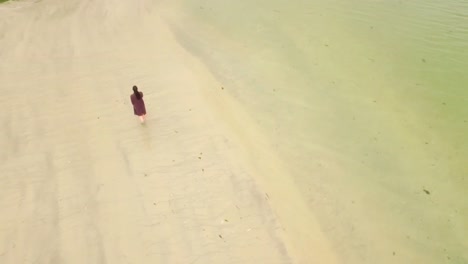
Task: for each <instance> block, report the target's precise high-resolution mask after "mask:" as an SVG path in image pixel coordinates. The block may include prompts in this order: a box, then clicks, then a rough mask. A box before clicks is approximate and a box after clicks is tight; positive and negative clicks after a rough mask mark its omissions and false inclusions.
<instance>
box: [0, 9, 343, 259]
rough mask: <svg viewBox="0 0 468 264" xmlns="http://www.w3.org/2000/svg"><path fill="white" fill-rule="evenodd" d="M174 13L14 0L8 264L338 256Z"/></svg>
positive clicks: (3, 20) (5, 144) (3, 15)
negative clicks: (139, 114)
mask: <svg viewBox="0 0 468 264" xmlns="http://www.w3.org/2000/svg"><path fill="white" fill-rule="evenodd" d="M160 12H161V11H160V10H159V9H158V8H156V6H155V5H154V4H152V3H151V1H149V0H148V1H145V0H138V1H137V0H134V1H118V0H105V1H92V0H84V1H83V0H81V1H78V0H69V1H61V0H48V1H22V2H8V3H6V4H2V5H1V6H0V47H1V48H0V83H1V86H0V87H1V88H0V89H1V90H0V91H1V93H2V96H1V98H0V100H1V106H2V111H1V112H0V121H1V123H2V133H0V186H1V189H0V190H1V192H0V206H1V208H2V209H1V210H2V212H1V218H0V263H14V264H16V263H80V264H81V263H268V264H274V263H334V262H335V256H334V253H333V252H332V251H331V250H330V248H329V246H328V241H327V239H326V238H325V236H324V235H323V234H322V232H321V230H320V228H319V226H318V225H317V223H316V220H315V218H314V216H313V215H312V214H311V212H309V210H307V208H306V206H305V204H304V202H303V201H302V198H301V197H300V196H299V195H298V194H297V193H298V192H297V191H296V186H295V185H294V184H293V183H292V181H291V180H290V179H289V177H288V175H287V173H286V171H285V170H284V168H283V165H281V161H280V160H279V159H278V158H276V157H275V156H274V155H273V154H271V155H265V153H268V152H267V151H266V150H267V148H268V144H267V143H266V142H265V140H266V139H265V138H264V137H263V136H262V135H261V134H260V133H259V132H258V130H257V129H256V127H255V125H254V122H251V121H250V120H249V117H248V115H247V114H246V113H244V112H243V111H242V108H241V107H240V106H239V105H237V104H236V102H235V101H234V100H233V99H232V98H230V97H229V95H228V94H227V93H224V92H223V89H222V88H221V87H222V86H223V84H222V83H218V82H217V81H216V79H215V78H214V77H213V76H212V75H211V73H210V71H209V70H208V69H206V68H205V67H204V65H203V64H201V63H200V62H199V61H198V60H197V59H196V58H195V57H193V56H191V54H190V53H189V52H187V51H186V50H185V49H184V48H183V47H182V46H181V45H180V44H179V43H178V42H177V41H176V39H175V38H174V36H173V33H172V32H171V31H170V28H169V27H168V25H167V24H166V23H165V22H164V21H163V20H162V19H161V18H160V15H161V14H160ZM134 84H136V85H138V86H139V87H140V89H141V90H142V91H143V92H144V94H145V101H146V104H147V110H148V121H147V123H146V124H145V125H140V124H139V122H138V120H137V118H136V117H135V116H133V112H132V109H131V105H130V102H129V95H130V93H131V87H132V85H134ZM272 153H273V152H272Z"/></svg>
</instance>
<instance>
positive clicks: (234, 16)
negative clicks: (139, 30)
mask: <svg viewBox="0 0 468 264" xmlns="http://www.w3.org/2000/svg"><path fill="white" fill-rule="evenodd" d="M175 2H177V3H179V4H180V6H179V7H178V8H181V10H183V11H184V12H185V14H186V15H187V17H186V20H185V21H183V22H182V23H179V24H178V22H174V21H173V23H174V24H173V27H174V31H175V32H176V34H177V36H178V38H179V39H180V40H181V42H183V43H185V45H186V46H187V48H188V49H189V50H191V51H192V52H193V53H194V54H196V55H198V56H199V57H200V59H201V60H203V62H204V63H206V64H207V65H208V66H209V67H210V69H211V70H212V72H213V74H214V75H215V76H216V77H217V78H218V79H219V80H220V81H222V82H223V83H224V84H225V88H226V90H227V91H228V92H230V93H232V94H233V95H234V96H235V97H236V98H237V99H238V100H239V101H240V102H242V104H243V105H244V106H245V107H246V109H248V111H249V112H250V113H251V115H252V116H253V117H254V118H255V120H256V121H257V122H258V124H259V125H260V127H262V128H263V129H264V131H265V133H267V134H268V136H269V137H271V142H272V143H271V144H272V148H274V149H276V150H277V152H278V155H280V156H281V157H282V159H283V160H284V161H285V162H286V163H287V164H288V167H289V168H290V172H291V176H292V177H293V178H294V179H295V181H296V182H297V183H298V186H299V188H300V190H301V192H302V193H303V195H304V197H305V199H306V200H307V201H308V204H309V206H310V208H311V210H312V211H314V212H315V213H316V215H317V216H318V218H319V220H320V222H321V224H322V227H323V229H324V230H325V232H326V233H327V234H328V235H329V237H330V238H331V240H332V241H333V243H334V248H335V249H336V251H337V253H338V254H339V255H340V256H341V257H342V259H343V260H346V261H344V262H343V263H468V255H467V254H468V253H467V252H468V251H467V250H466V249H467V248H468V199H467V198H466V190H468V179H467V178H468V165H467V164H468V74H467V72H468V2H466V1H463V0H447V1H440V0H430V1H422V0H418V1H383V0H380V1H378V0H375V1H370V0H368V1H364V0H355V1H344V0H334V1H305V0H303V1H301V0H296V1H286V0H270V1H266V0H259V1H255V4H252V3H250V2H247V1H215V0H205V1H190V0H186V1H175ZM189 43H190V44H189Z"/></svg>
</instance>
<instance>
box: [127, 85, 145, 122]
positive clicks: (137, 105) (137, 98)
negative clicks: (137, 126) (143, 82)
mask: <svg viewBox="0 0 468 264" xmlns="http://www.w3.org/2000/svg"><path fill="white" fill-rule="evenodd" d="M130 100H131V101H132V105H133V113H134V114H135V115H137V116H139V117H140V122H141V123H144V122H145V118H146V107H145V101H143V93H142V92H140V91H138V87H136V85H134V86H133V94H132V95H130Z"/></svg>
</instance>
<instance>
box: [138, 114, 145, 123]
mask: <svg viewBox="0 0 468 264" xmlns="http://www.w3.org/2000/svg"><path fill="white" fill-rule="evenodd" d="M139 117H140V122H141V123H144V122H145V116H144V115H141V116H139Z"/></svg>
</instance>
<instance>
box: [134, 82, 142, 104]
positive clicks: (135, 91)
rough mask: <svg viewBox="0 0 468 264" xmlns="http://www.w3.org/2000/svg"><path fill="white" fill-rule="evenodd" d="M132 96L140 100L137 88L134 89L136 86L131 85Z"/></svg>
mask: <svg viewBox="0 0 468 264" xmlns="http://www.w3.org/2000/svg"><path fill="white" fill-rule="evenodd" d="M133 94H134V95H135V97H136V99H138V100H140V99H141V93H140V92H139V91H138V87H136V85H133Z"/></svg>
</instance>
